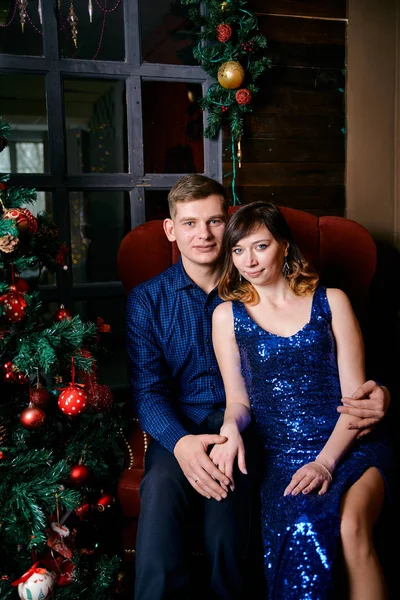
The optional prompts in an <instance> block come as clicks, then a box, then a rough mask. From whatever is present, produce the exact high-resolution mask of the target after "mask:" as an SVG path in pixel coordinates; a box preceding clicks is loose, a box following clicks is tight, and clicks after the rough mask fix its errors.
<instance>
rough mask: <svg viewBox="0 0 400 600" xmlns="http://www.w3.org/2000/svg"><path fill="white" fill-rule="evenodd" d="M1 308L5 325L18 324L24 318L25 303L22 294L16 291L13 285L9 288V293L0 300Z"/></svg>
mask: <svg viewBox="0 0 400 600" xmlns="http://www.w3.org/2000/svg"><path fill="white" fill-rule="evenodd" d="M0 304H1V306H2V308H3V319H4V320H5V321H6V323H18V322H19V321H22V319H23V318H24V317H25V309H26V306H27V305H26V302H25V299H24V296H23V294H21V292H18V291H17V288H16V287H15V285H11V286H10V291H9V292H7V293H6V294H3V295H2V296H1V298H0Z"/></svg>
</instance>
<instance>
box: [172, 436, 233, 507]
mask: <svg viewBox="0 0 400 600" xmlns="http://www.w3.org/2000/svg"><path fill="white" fill-rule="evenodd" d="M225 442H226V437H224V436H222V435H218V434H208V433H203V434H200V435H185V436H184V437H182V438H181V439H180V440H179V441H178V442H177V443H176V444H175V448H174V455H175V458H176V460H177V461H178V463H179V466H180V467H181V469H182V471H183V473H184V474H185V476H186V478H187V480H188V481H189V483H190V484H191V485H192V486H193V487H194V489H195V490H196V491H197V492H199V494H201V495H202V496H204V497H205V498H208V499H210V498H215V500H222V498H226V497H227V495H228V485H229V484H230V481H229V478H228V477H227V476H226V475H224V473H222V472H221V471H220V470H219V469H218V468H217V467H216V466H215V465H214V463H213V462H212V460H211V459H210V457H209V456H208V454H207V449H208V447H209V446H211V445H212V444H223V443H225Z"/></svg>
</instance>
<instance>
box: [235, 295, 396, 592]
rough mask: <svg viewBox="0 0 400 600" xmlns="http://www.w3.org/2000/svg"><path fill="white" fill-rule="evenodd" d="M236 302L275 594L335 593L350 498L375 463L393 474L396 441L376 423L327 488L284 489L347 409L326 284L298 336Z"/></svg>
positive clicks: (266, 560) (267, 566)
mask: <svg viewBox="0 0 400 600" xmlns="http://www.w3.org/2000/svg"><path fill="white" fill-rule="evenodd" d="M232 307H233V317H234V328H235V336H236V341H237V344H238V346H239V350H240V357H241V363H242V373H243V377H244V379H245V381H246V386H247V390H248V393H249V397H250V402H251V408H252V411H253V414H254V417H255V420H256V423H257V426H258V429H259V431H260V434H261V438H262V442H263V446H264V449H265V451H264V465H265V473H264V477H263V481H262V486H261V500H262V510H261V517H262V534H263V544H264V569H265V575H266V579H267V587H268V596H267V597H268V598H269V599H270V600H322V599H326V598H331V597H335V594H334V590H333V582H332V567H333V563H334V560H335V557H336V554H337V549H338V544H339V541H340V539H339V523H340V501H341V497H342V496H343V493H344V492H345V491H346V490H347V489H348V488H349V487H350V486H351V485H352V484H353V483H354V482H355V481H356V480H357V479H358V478H359V477H360V476H361V475H362V473H363V472H364V471H365V470H366V469H367V468H368V467H370V466H373V465H374V466H376V467H377V468H378V469H379V470H380V472H381V473H382V475H383V476H384V477H385V475H386V473H387V472H388V469H389V466H390V451H389V444H388V441H387V439H386V436H385V435H384V433H383V431H382V426H378V427H376V428H375V429H374V431H373V432H372V433H370V434H368V435H367V436H365V437H363V438H362V439H360V440H359V441H356V442H355V444H354V445H353V447H352V449H351V450H350V451H349V452H348V453H347V454H346V455H345V457H344V458H343V459H342V461H341V462H340V463H339V465H338V466H337V468H336V470H335V473H334V478H333V483H332V485H331V486H330V488H329V490H328V492H327V493H326V494H325V495H323V496H319V495H318V494H317V493H316V492H313V493H310V494H308V495H304V494H299V495H298V496H285V497H284V496H283V492H284V490H285V488H286V486H287V485H288V484H289V482H290V480H291V477H292V475H293V474H294V472H295V471H296V470H297V469H298V468H299V467H301V466H302V465H304V464H305V463H307V462H310V461H312V460H314V459H315V457H316V456H317V454H318V453H319V452H320V450H321V449H322V448H323V446H324V445H325V443H326V441H327V439H328V437H329V436H330V434H331V433H332V431H333V428H334V426H335V424H336V421H337V419H338V417H339V413H338V412H337V410H336V408H337V407H338V406H339V405H340V404H341V391H340V383H339V376H338V368H337V360H336V345H335V339H334V336H333V332H332V328H331V318H332V317H331V311H330V307H329V303H328V300H327V296H326V288H324V287H318V288H317V289H316V291H315V293H314V297H313V302H312V309H311V317H310V321H309V322H308V323H307V324H306V325H305V326H304V327H303V328H302V329H301V330H300V331H298V332H297V333H296V334H294V335H292V336H290V337H281V336H277V335H274V334H271V333H269V332H267V331H265V330H264V329H262V328H261V327H260V326H259V325H257V324H256V323H255V322H254V321H253V319H252V318H251V317H250V316H249V314H248V313H247V310H246V308H245V306H244V305H243V304H242V303H241V302H236V301H235V302H233V303H232ZM385 479H386V477H385ZM336 597H337V596H336Z"/></svg>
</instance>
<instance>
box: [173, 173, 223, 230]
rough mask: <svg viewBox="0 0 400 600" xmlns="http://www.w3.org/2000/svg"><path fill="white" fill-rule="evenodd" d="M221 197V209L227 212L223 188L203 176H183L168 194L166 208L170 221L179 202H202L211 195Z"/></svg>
mask: <svg viewBox="0 0 400 600" xmlns="http://www.w3.org/2000/svg"><path fill="white" fill-rule="evenodd" d="M214 194H215V195H217V196H221V201H222V208H223V211H224V212H225V213H227V212H228V197H227V193H226V190H225V188H224V186H223V185H222V184H221V183H219V181H216V180H215V179H211V177H206V176H205V175H199V174H198V173H192V174H191V175H185V177H182V178H181V179H179V181H177V182H176V183H175V184H174V185H173V186H172V188H171V189H170V192H169V194H168V207H169V214H170V216H171V219H173V218H174V217H175V215H176V205H177V204H178V203H179V202H190V201H191V200H203V199H204V198H208V197H209V196H213V195H214Z"/></svg>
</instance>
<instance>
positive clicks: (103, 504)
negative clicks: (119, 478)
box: [96, 494, 115, 512]
mask: <svg viewBox="0 0 400 600" xmlns="http://www.w3.org/2000/svg"><path fill="white" fill-rule="evenodd" d="M114 503H115V498H114V496H112V495H111V494H103V495H102V496H101V497H100V498H99V499H98V500H97V503H96V508H97V510H98V511H100V512H104V511H105V510H106V508H110V507H111V506H112V505H113V504H114Z"/></svg>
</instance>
